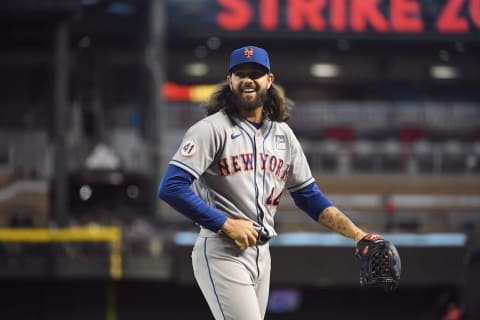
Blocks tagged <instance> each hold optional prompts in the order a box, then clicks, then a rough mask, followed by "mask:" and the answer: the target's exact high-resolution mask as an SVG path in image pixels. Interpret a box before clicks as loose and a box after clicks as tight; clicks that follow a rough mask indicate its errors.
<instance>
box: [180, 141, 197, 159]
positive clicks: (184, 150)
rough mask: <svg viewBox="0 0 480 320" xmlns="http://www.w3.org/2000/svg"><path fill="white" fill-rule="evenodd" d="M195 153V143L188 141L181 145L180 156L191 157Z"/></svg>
mask: <svg viewBox="0 0 480 320" xmlns="http://www.w3.org/2000/svg"><path fill="white" fill-rule="evenodd" d="M196 151H197V145H196V144H195V142H193V141H191V140H188V141H186V142H185V143H184V144H183V145H182V147H181V151H180V152H181V154H182V156H185V157H191V156H193V155H194V154H195V152H196Z"/></svg>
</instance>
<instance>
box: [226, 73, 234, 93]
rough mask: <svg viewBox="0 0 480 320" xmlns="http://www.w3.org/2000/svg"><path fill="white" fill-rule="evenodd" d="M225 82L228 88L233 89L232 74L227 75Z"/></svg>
mask: <svg viewBox="0 0 480 320" xmlns="http://www.w3.org/2000/svg"><path fill="white" fill-rule="evenodd" d="M227 84H228V86H229V87H230V90H232V89H233V86H232V76H231V75H230V74H228V75H227Z"/></svg>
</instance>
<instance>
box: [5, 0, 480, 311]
mask: <svg viewBox="0 0 480 320" xmlns="http://www.w3.org/2000/svg"><path fill="white" fill-rule="evenodd" d="M479 29H480V1H478V0H438V1H431V0H390V1H388V0H376V1H375V0H330V1H327V0H259V1H253V0H165V1H162V0H4V1H1V2H0V35H1V41H0V47H1V50H0V84H1V85H0V103H1V108H0V319H9V320H10V319H20V320H21V319H39V320H40V319H41V320H44V319H49V320H50V319H55V320H56V319H73V320H75V319H107V320H116V319H119V320H123V319H125V320H127V319H199V320H200V319H210V314H209V311H208V309H207V306H206V304H205V302H204V300H203V297H202V296H201V294H200V292H199V290H198V288H197V287H196V285H195V283H194V281H193V276H192V273H191V265H190V258H189V255H190V250H191V247H192V239H193V238H194V233H195V231H196V230H197V227H196V226H195V225H193V224H192V223H191V222H189V221H187V220H186V219H184V218H183V217H182V216H181V215H179V214H177V213H175V212H173V211H172V209H171V208H169V207H168V206H166V205H164V204H162V203H161V202H160V201H158V200H157V198H156V188H157V185H158V182H159V179H160V176H161V174H162V170H163V169H164V168H165V166H166V163H167V161H168V159H169V158H170V157H171V156H172V154H173V152H175V150H176V147H177V145H178V143H179V142H180V139H181V137H182V135H183V133H184V131H185V129H186V128H187V127H188V126H190V125H191V124H192V123H193V122H195V121H196V120H198V119H200V118H201V117H202V116H203V112H202V110H201V108H200V102H201V101H202V100H203V99H205V97H207V96H208V94H209V93H210V92H211V90H212V89H213V88H214V85H215V84H217V83H219V82H221V81H223V80H224V78H225V75H226V74H225V73H226V70H227V60H228V55H229V52H230V51H231V50H232V49H234V48H236V47H239V46H242V45H246V44H255V45H258V46H261V47H265V48H266V49H267V50H268V51H269V52H270V56H271V60H272V69H273V72H274V73H275V75H276V80H277V83H279V84H281V85H282V86H283V87H284V88H285V90H286V93H287V95H288V96H289V97H290V98H291V99H292V100H294V101H295V108H294V110H293V112H292V118H291V120H290V124H291V126H292V127H293V128H294V130H295V131H296V132H297V135H298V137H299V138H300V139H301V141H302V143H303V146H304V149H305V152H306V154H307V157H308V159H309V161H310V163H311V167H312V170H313V171H314V174H315V177H316V179H317V181H318V183H319V186H320V188H321V189H322V190H323V191H324V192H325V193H326V194H327V195H328V196H329V197H330V198H331V199H332V200H333V201H334V202H335V203H336V204H337V206H339V207H340V208H341V209H343V210H344V211H345V212H347V213H348V214H349V215H350V216H351V217H352V219H353V220H354V221H355V222H356V223H358V224H359V225H361V226H363V227H364V228H366V229H367V230H369V231H375V232H380V233H383V234H385V235H386V236H387V237H389V238H391V239H392V240H393V241H394V242H395V243H396V244H397V246H398V249H399V252H400V254H401V256H402V259H403V267H404V272H403V279H402V286H401V288H400V289H399V290H398V291H397V292H395V293H394V294H388V295H387V294H385V293H383V292H376V291H367V290H360V289H359V288H358V287H359V284H358V265H357V262H356V261H355V259H354V257H353V244H352V243H350V242H349V241H346V240H345V239H342V238H340V237H337V236H335V235H332V234H331V233H329V232H328V231H327V230H326V229H323V228H322V227H320V226H319V225H316V224H314V223H312V222H311V221H310V220H309V218H308V217H307V216H306V215H304V214H303V213H300V212H299V210H297V209H296V208H295V207H294V205H293V204H292V201H290V199H289V198H288V196H286V197H284V198H283V199H282V203H281V204H280V210H279V213H278V215H277V227H278V230H279V232H280V233H281V236H279V237H278V239H276V240H275V241H272V258H273V261H274V262H273V274H272V291H271V299H270V302H269V309H268V314H267V319H353V318H355V319H357V320H359V319H371V318H372V317H376V318H380V319H459V318H458V317H457V318H455V317H454V316H452V317H451V318H446V317H445V316H446V314H448V312H449V310H454V309H459V310H460V311H461V312H462V313H463V319H468V320H473V319H480V311H479V305H480V304H479V302H480V289H479V288H480V278H479V274H480V272H479V271H480V260H479V257H480V236H479V233H480V232H479V226H480V179H479V177H480V90H479V88H480V86H479V85H480V59H479V57H480V32H479Z"/></svg>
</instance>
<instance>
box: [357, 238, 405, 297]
mask: <svg viewBox="0 0 480 320" xmlns="http://www.w3.org/2000/svg"><path fill="white" fill-rule="evenodd" d="M355 255H356V256H357V257H358V258H359V260H360V285H361V286H362V287H380V288H383V289H384V290H385V291H393V290H395V289H396V288H397V287H398V285H399V282H400V273H401V270H402V264H401V261H400V255H399V254H398V251H397V248H396V247H395V246H394V245H393V243H392V242H390V241H388V240H385V239H384V238H383V236H381V235H378V234H367V235H366V236H364V237H363V238H362V239H361V240H360V241H358V243H357V245H356V250H355Z"/></svg>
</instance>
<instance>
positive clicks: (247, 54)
mask: <svg viewBox="0 0 480 320" xmlns="http://www.w3.org/2000/svg"><path fill="white" fill-rule="evenodd" d="M249 62H250V63H252V62H253V63H256V64H259V65H260V66H262V67H264V68H265V69H267V71H268V72H270V59H269V58H268V53H267V51H266V50H265V49H262V48H259V47H255V46H245V47H241V48H239V49H236V50H233V51H232V53H231V54H230V68H229V69H228V72H232V70H233V68H235V67H236V66H238V65H240V64H242V63H249Z"/></svg>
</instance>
